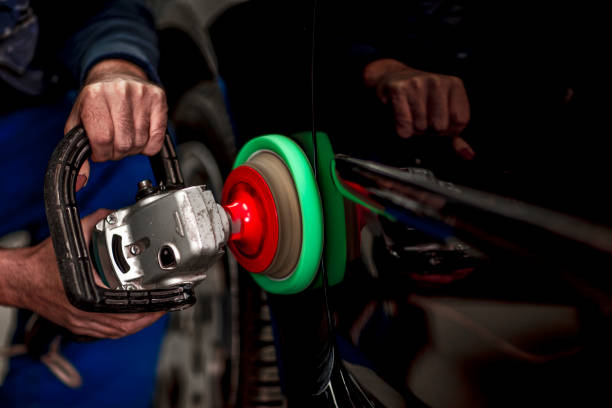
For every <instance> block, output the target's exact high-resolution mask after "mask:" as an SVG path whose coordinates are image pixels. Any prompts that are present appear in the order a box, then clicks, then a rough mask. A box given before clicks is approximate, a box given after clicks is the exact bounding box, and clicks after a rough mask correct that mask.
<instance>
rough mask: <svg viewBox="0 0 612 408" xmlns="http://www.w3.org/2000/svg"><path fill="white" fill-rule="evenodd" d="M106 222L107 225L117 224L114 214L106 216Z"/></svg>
mask: <svg viewBox="0 0 612 408" xmlns="http://www.w3.org/2000/svg"><path fill="white" fill-rule="evenodd" d="M106 222H108V223H109V224H111V225H112V224H115V223H116V222H117V217H116V216H115V214H108V215H107V216H106Z"/></svg>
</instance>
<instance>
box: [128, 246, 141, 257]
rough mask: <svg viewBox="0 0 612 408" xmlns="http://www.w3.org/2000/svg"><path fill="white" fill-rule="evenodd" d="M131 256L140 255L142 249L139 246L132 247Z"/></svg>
mask: <svg viewBox="0 0 612 408" xmlns="http://www.w3.org/2000/svg"><path fill="white" fill-rule="evenodd" d="M130 254H132V255H140V247H139V246H138V245H132V246H130Z"/></svg>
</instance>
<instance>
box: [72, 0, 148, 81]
mask: <svg viewBox="0 0 612 408" xmlns="http://www.w3.org/2000/svg"><path fill="white" fill-rule="evenodd" d="M62 55H63V60H64V62H65V63H66V65H67V66H68V67H69V68H70V69H71V71H72V72H73V73H74V76H75V77H76V78H77V80H78V81H79V82H80V83H83V82H84V81H85V78H86V77H87V75H88V74H89V71H90V70H91V69H92V68H93V67H94V66H96V65H97V64H98V63H100V61H104V60H108V59H121V60H124V61H129V62H131V63H132V64H134V65H136V66H138V67H140V68H141V69H142V70H143V71H144V72H146V76H147V78H148V79H149V80H151V81H153V82H157V83H159V79H158V76H157V73H156V69H157V63H158V59H159V55H158V50H157V36H156V32H155V27H154V24H153V18H152V16H151V13H150V10H149V9H148V8H147V6H146V4H145V2H144V1H142V0H129V1H127V0H121V1H119V0H113V1H108V2H106V4H105V6H104V7H103V8H102V10H100V12H98V13H97V14H96V15H95V16H94V17H93V18H92V19H90V20H89V21H88V22H87V23H86V24H84V25H83V28H82V29H81V30H80V31H78V32H77V33H76V34H74V35H73V36H72V37H71V39H70V41H69V42H68V43H67V44H66V47H65V48H64V52H63V53H62Z"/></svg>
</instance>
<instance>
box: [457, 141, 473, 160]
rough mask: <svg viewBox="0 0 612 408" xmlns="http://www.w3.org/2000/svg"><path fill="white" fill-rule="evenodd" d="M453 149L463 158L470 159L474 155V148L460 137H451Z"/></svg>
mask: <svg viewBox="0 0 612 408" xmlns="http://www.w3.org/2000/svg"><path fill="white" fill-rule="evenodd" d="M453 149H454V150H455V152H457V154H458V155H459V156H461V157H463V158H464V159H465V160H472V159H473V158H474V156H475V153H474V149H472V147H471V146H470V145H469V144H468V143H467V142H466V141H465V140H463V139H462V138H460V137H454V138H453Z"/></svg>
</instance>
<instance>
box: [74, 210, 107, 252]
mask: <svg viewBox="0 0 612 408" xmlns="http://www.w3.org/2000/svg"><path fill="white" fill-rule="evenodd" d="M111 212H112V211H111V210H108V209H106V208H101V209H99V210H97V211H96V212H94V213H93V214H90V215H88V216H87V217H85V218H83V219H81V227H82V228H83V235H84V236H85V242H86V243H87V245H89V240H90V239H91V232H92V231H93V229H94V227H95V226H96V224H97V223H98V221H100V220H101V219H102V218H104V217H106V216H107V215H108V214H110V213H111Z"/></svg>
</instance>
